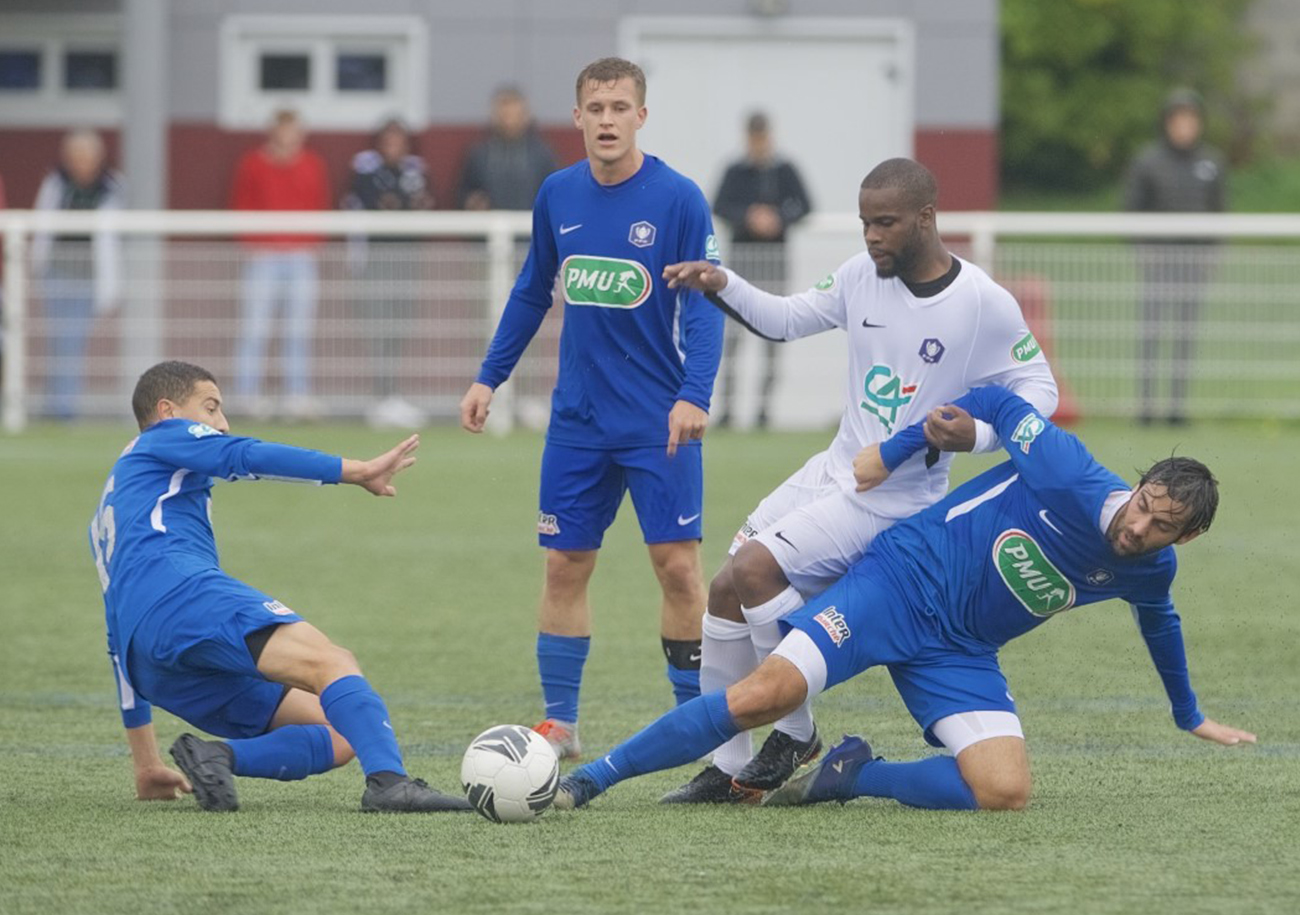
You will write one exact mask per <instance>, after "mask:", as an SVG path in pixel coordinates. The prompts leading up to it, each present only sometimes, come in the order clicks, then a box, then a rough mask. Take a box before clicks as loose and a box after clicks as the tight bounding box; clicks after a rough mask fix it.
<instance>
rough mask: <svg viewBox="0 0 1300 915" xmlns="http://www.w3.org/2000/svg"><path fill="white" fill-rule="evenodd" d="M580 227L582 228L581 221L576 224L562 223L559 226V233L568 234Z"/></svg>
mask: <svg viewBox="0 0 1300 915" xmlns="http://www.w3.org/2000/svg"><path fill="white" fill-rule="evenodd" d="M581 228H582V223H578V224H577V225H576V226H563V225H562V226H560V234H561V235H568V234H569V233H570V232H575V231H577V230H578V229H581Z"/></svg>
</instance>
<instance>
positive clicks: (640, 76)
mask: <svg viewBox="0 0 1300 915" xmlns="http://www.w3.org/2000/svg"><path fill="white" fill-rule="evenodd" d="M620 79H630V80H632V84H633V85H634V86H636V99H637V104H638V105H644V104H645V72H644V71H643V70H642V69H641V68H640V67H638V66H637V65H636V64H634V63H632V61H630V60H624V59H623V58H621V57H602V58H601V59H600V60H595V61H592V62H591V63H589V64H587V66H585V67H583V68H582V72H581V73H579V74H578V84H577V96H578V104H579V105H581V104H582V90H583V89H585V88H586V87H587V84H588V83H616V82H618V81H619V80H620Z"/></svg>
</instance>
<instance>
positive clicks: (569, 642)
mask: <svg viewBox="0 0 1300 915" xmlns="http://www.w3.org/2000/svg"><path fill="white" fill-rule="evenodd" d="M590 647H591V637H590V636H569V635H551V634H550V633H549V632H539V633H537V670H538V671H539V672H540V673H541V675H542V698H543V699H545V700H546V717H547V718H556V719H558V720H560V721H577V720H578V690H579V689H580V688H581V687H582V665H583V664H585V663H587V650H588V649H589V648H590Z"/></svg>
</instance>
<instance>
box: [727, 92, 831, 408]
mask: <svg viewBox="0 0 1300 915" xmlns="http://www.w3.org/2000/svg"><path fill="white" fill-rule="evenodd" d="M811 209H812V203H811V202H810V201H809V199H808V193H807V191H805V190H804V186H803V181H802V179H800V177H799V171H798V169H796V168H795V167H794V164H793V163H791V162H789V161H787V160H785V159H782V158H780V157H779V156H777V154H776V146H775V143H774V142H773V140H772V125H771V123H770V121H769V120H768V117H767V115H766V114H764V113H762V112H761V111H759V112H755V113H753V114H751V115H750V116H749V118H748V120H747V121H746V122H745V156H744V158H742V159H739V160H737V161H736V162H733V163H732V164H731V165H729V166H727V172H726V174H725V175H723V177H722V186H721V187H720V188H718V196H717V197H716V198H715V199H714V201H713V211H714V212H715V213H717V214H718V216H719V217H721V218H722V219H723V220H725V221H726V223H727V224H728V225H729V226H730V227H731V241H732V248H731V254H730V258H729V260H728V263H729V265H730V266H731V267H733V268H734V269H735V270H736V272H737V273H739V274H740V275H741V276H743V277H745V278H746V279H748V280H749V281H750V282H751V283H753V284H754V285H756V286H758V287H759V288H761V289H764V290H766V291H767V292H771V293H773V294H774V295H785V294H786V293H787V292H788V291H789V290H787V289H786V288H785V273H786V263H785V233H786V230H787V229H788V228H790V226H792V225H794V224H795V223H796V222H798V221H799V220H801V219H803V218H804V217H805V216H807V215H808V211H809V210H811ZM741 333H742V331H741V329H740V327H739V325H738V324H736V322H735V321H728V322H727V327H726V336H725V337H724V338H723V344H722V370H721V376H722V377H721V381H722V390H721V394H720V396H719V397H718V398H717V404H718V418H717V422H716V425H718V426H720V427H723V426H728V425H730V424H731V421H732V410H733V407H734V404H735V390H734V389H735V380H736V368H735V354H736V344H737V343H738V342H739V339H740V334H741ZM762 342H763V377H762V381H761V382H760V386H759V392H758V417H757V424H758V427H759V428H760V429H761V428H764V427H766V426H767V420H768V408H769V401H770V400H771V396H772V388H773V387H774V386H775V385H776V344H775V343H773V342H772V341H770V340H764V341H762Z"/></svg>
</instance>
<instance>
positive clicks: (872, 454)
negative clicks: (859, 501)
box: [853, 445, 889, 492]
mask: <svg viewBox="0 0 1300 915" xmlns="http://www.w3.org/2000/svg"><path fill="white" fill-rule="evenodd" d="M853 478H854V479H855V480H857V481H858V492H866V491H867V490H869V489H875V488H876V487H877V486H879V485H880V484H881V483H883V482H885V480H887V479H889V471H888V470H887V469H886V468H885V462H884V461H883V460H882V459H881V457H880V446H879V445H868V446H867V447H865V448H863V449H862V450H861V451H859V452H858V455H857V457H855V458H854V459H853Z"/></svg>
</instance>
